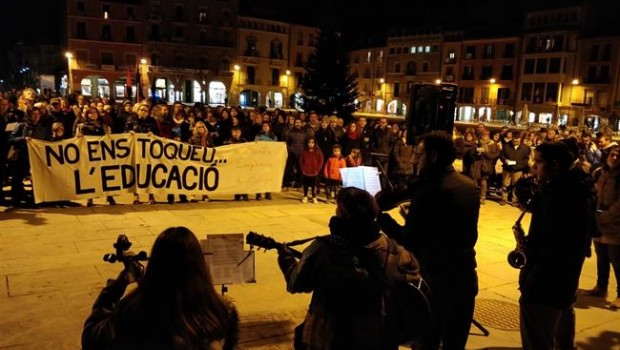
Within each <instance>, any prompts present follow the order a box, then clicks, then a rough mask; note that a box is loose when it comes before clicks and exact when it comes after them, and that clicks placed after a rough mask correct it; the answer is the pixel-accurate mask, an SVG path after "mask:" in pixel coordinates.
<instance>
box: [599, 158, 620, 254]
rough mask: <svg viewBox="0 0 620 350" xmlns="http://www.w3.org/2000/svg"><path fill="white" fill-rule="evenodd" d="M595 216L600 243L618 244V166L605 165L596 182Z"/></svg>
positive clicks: (619, 206) (619, 185)
mask: <svg viewBox="0 0 620 350" xmlns="http://www.w3.org/2000/svg"><path fill="white" fill-rule="evenodd" d="M596 188H597V195H598V199H597V209H598V210H599V214H598V217H597V221H598V227H599V230H600V232H601V237H600V238H597V240H599V241H600V242H601V243H606V244H620V168H616V169H609V168H608V167H607V166H606V165H605V166H604V168H603V171H602V173H601V176H600V177H599V179H598V182H597V183H596Z"/></svg>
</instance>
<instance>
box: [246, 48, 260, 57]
mask: <svg viewBox="0 0 620 350" xmlns="http://www.w3.org/2000/svg"><path fill="white" fill-rule="evenodd" d="M243 55H244V56H248V57H260V52H258V51H257V50H245V51H244V52H243Z"/></svg>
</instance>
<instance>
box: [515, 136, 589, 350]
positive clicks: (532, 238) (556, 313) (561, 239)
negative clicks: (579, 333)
mask: <svg viewBox="0 0 620 350" xmlns="http://www.w3.org/2000/svg"><path fill="white" fill-rule="evenodd" d="M572 163H573V157H572V156H571V153H570V150H569V148H568V147H567V146H566V145H565V144H563V143H561V142H547V143H542V144H540V145H539V146H538V147H537V148H536V150H535V154H534V166H533V168H532V170H533V173H534V174H535V176H536V178H537V182H538V184H539V186H540V187H539V193H538V194H537V195H536V196H535V197H534V199H533V200H532V203H531V204H530V208H531V211H532V218H531V222H530V228H529V235H528V236H527V241H526V245H525V253H526V256H527V263H526V265H525V267H523V269H522V270H521V273H520V275H519V287H520V290H521V298H520V300H519V304H520V318H521V340H522V343H523V349H525V350H529V349H536V350H537V349H574V335H575V313H574V310H573V306H574V302H575V299H576V293H577V286H578V283H579V275H580V273H581V267H582V265H583V261H584V259H585V255H586V252H587V245H588V242H589V240H588V237H587V231H588V220H587V215H585V214H584V213H586V212H587V203H588V188H587V186H586V184H585V183H584V182H583V181H581V180H580V178H579V176H578V174H577V173H576V172H574V171H570V168H571V165H572Z"/></svg>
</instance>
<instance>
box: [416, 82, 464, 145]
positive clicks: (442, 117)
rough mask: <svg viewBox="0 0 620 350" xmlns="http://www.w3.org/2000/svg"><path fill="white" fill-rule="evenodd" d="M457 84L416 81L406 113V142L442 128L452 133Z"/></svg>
mask: <svg viewBox="0 0 620 350" xmlns="http://www.w3.org/2000/svg"><path fill="white" fill-rule="evenodd" d="M457 94H458V86H457V85H456V84H448V83H442V84H427V83H416V84H414V86H413V89H412V93H411V98H410V100H409V105H410V106H411V107H410V108H409V113H408V114H407V144H409V145H415V143H416V138H417V137H419V136H421V135H424V134H428V133H430V132H431V131H435V130H443V131H446V132H447V133H448V134H449V135H452V130H453V128H454V113H455V108H456V97H457Z"/></svg>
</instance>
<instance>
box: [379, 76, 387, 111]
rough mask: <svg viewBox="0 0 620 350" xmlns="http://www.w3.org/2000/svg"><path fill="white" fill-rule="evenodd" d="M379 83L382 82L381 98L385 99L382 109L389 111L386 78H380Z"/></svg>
mask: <svg viewBox="0 0 620 350" xmlns="http://www.w3.org/2000/svg"><path fill="white" fill-rule="evenodd" d="M379 83H381V99H382V100H383V105H382V106H381V111H383V110H385V111H387V103H386V101H385V79H384V78H381V79H379Z"/></svg>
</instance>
